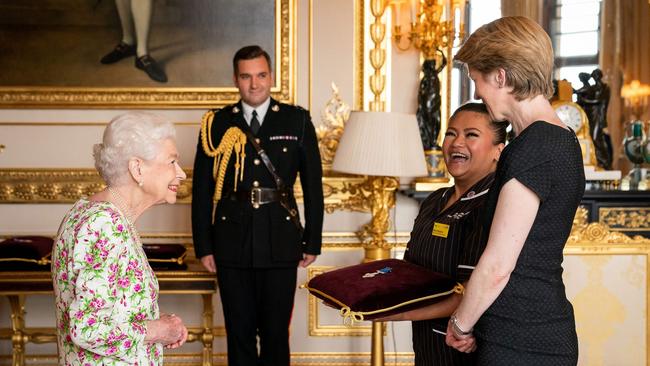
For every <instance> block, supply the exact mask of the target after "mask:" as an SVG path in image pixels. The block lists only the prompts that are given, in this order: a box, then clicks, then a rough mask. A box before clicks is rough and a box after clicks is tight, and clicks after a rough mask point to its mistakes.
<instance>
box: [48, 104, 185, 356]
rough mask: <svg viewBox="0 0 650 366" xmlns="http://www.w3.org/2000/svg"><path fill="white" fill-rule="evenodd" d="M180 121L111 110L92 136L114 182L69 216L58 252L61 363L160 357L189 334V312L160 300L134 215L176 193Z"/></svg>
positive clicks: (100, 164) (102, 167)
mask: <svg viewBox="0 0 650 366" xmlns="http://www.w3.org/2000/svg"><path fill="white" fill-rule="evenodd" d="M174 139H175V130H174V127H173V125H172V124H171V123H170V122H168V121H166V120H164V119H162V118H160V117H158V116H155V115H152V114H147V113H126V114H123V115H121V116H118V117H116V118H114V119H113V120H112V121H111V122H110V124H109V125H108V126H107V128H106V130H105V131H104V137H103V143H101V144H96V145H95V146H94V157H95V166H96V168H97V170H98V171H99V173H100V175H101V176H102V178H103V179H104V180H105V181H106V184H107V188H106V189H105V190H103V191H101V192H99V193H97V194H95V195H93V196H91V197H88V198H85V197H84V198H81V199H80V200H79V201H77V202H76V203H75V204H74V206H73V207H72V209H70V211H69V212H68V214H67V215H66V216H65V218H64V219H63V222H62V223H61V226H60V228H59V231H58V234H57V237H56V239H55V244H54V250H53V254H52V280H53V283H54V293H55V296H56V316H57V328H58V332H57V333H58V336H57V338H58V351H59V364H60V365H147V366H150V365H159V364H162V349H163V347H166V348H176V347H179V346H181V345H182V344H183V343H184V342H185V340H186V339H187V329H186V328H185V326H184V325H183V322H182V320H181V319H180V318H179V317H178V316H175V315H173V314H160V312H159V310H158V281H157V280H156V276H155V274H154V273H153V271H152V270H151V267H150V266H149V263H148V262H147V257H146V255H145V253H144V251H143V249H142V244H141V242H140V237H139V235H138V232H137V231H136V229H135V226H134V223H135V221H136V220H137V218H138V217H139V216H140V215H141V214H142V213H143V212H144V211H145V210H147V209H148V208H150V207H152V206H153V205H156V204H161V203H174V202H176V192H177V189H178V186H179V185H180V182H181V180H183V179H185V178H186V176H185V173H184V172H183V170H182V169H181V167H180V166H179V164H178V151H177V149H176V144H175V140H174Z"/></svg>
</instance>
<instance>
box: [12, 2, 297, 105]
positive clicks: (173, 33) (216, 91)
mask: <svg viewBox="0 0 650 366" xmlns="http://www.w3.org/2000/svg"><path fill="white" fill-rule="evenodd" d="M13 1H15V2H16V3H19V2H20V0H13ZM296 1H297V0H274V1H271V2H264V4H262V5H263V6H262V8H264V9H263V13H264V14H259V16H255V17H253V16H245V15H246V14H249V13H250V11H251V9H253V8H255V9H258V8H259V7H260V6H258V5H260V4H259V3H258V2H256V0H241V1H236V2H231V1H227V0H199V1H196V2H191V5H190V4H189V3H187V2H184V1H180V2H154V3H153V8H154V9H153V15H152V17H151V26H150V27H149V28H150V31H149V33H150V35H149V37H148V38H149V40H148V42H147V43H148V45H149V47H148V52H149V53H150V54H151V56H152V57H154V58H155V59H156V60H157V61H158V63H159V64H160V65H162V67H163V69H164V70H165V72H166V73H167V76H168V82H166V83H160V82H156V81H154V80H152V79H150V78H149V77H147V74H145V73H144V72H143V71H142V70H138V69H137V68H136V67H135V57H133V56H130V57H128V58H125V59H122V60H120V61H118V62H115V63H114V64H108V65H107V64H102V63H101V62H100V59H101V58H102V55H104V54H106V53H107V52H109V51H110V50H111V49H113V47H115V45H116V44H117V43H118V42H120V37H121V30H120V22H119V20H120V18H119V17H118V12H117V11H116V8H115V2H114V1H110V0H109V1H102V2H96V4H94V5H93V4H92V3H93V2H89V3H88V4H86V5H87V6H84V7H83V9H81V8H80V7H79V6H78V4H77V5H75V4H76V3H74V2H72V1H69V0H65V1H60V2H57V3H56V4H52V5H51V6H48V7H41V6H40V5H34V6H35V8H34V9H31V10H30V9H25V7H24V6H22V5H21V6H12V5H11V4H9V3H8V4H5V5H0V35H4V36H6V37H7V38H6V39H12V42H11V44H8V45H7V47H8V49H5V50H4V51H7V52H4V51H3V52H2V54H0V67H2V68H3V69H4V70H5V71H8V72H7V73H5V74H4V75H3V76H0V108H156V109H160V108H175V109H178V108H206V107H215V106H223V105H226V104H230V103H234V102H236V101H237V100H238V99H239V94H238V92H237V89H236V88H235V87H234V86H233V83H232V77H231V75H232V56H233V54H234V52H235V51H236V50H237V49H239V48H240V47H243V46H245V45H248V44H259V45H260V46H262V47H263V48H265V49H266V50H267V51H268V52H269V54H270V55H271V58H272V66H273V71H274V79H275V85H274V87H273V88H272V94H273V97H274V98H276V99H278V100H280V101H283V102H288V103H293V102H294V101H295V63H296V54H295V37H296V36H295V32H296V21H295V17H296V8H297V7H296ZM20 3H21V4H22V2H20ZM255 4H257V5H255ZM28 7H29V6H28ZM3 8H5V9H4V10H3ZM5 10H6V11H5ZM198 23H200V24H201V25H196V24H198ZM266 28H271V29H266ZM53 45H56V47H52V46H53ZM12 70H13V71H12Z"/></svg>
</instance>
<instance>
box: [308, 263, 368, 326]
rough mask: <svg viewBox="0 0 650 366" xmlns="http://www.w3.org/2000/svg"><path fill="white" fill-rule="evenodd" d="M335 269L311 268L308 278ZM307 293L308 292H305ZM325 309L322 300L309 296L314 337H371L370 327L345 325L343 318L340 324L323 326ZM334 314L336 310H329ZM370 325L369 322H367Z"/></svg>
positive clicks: (310, 321) (310, 322)
mask: <svg viewBox="0 0 650 366" xmlns="http://www.w3.org/2000/svg"><path fill="white" fill-rule="evenodd" d="M333 268H335V267H333V266H310V267H309V268H307V271H308V272H307V278H308V280H311V279H312V278H314V277H316V276H318V275H319V274H322V273H324V272H326V271H328V270H331V269H333ZM304 291H307V290H304ZM321 307H325V305H323V304H322V302H321V300H319V299H317V298H316V297H315V296H311V295H309V310H308V313H309V335H310V336H312V337H357V336H364V337H367V336H370V334H371V330H372V328H371V326H370V325H350V326H348V325H344V324H343V318H341V319H337V320H338V324H321V321H320V308H321ZM328 310H329V311H330V312H334V311H335V310H334V309H328ZM366 323H369V322H366Z"/></svg>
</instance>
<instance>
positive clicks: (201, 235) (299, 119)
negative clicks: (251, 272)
mask: <svg viewBox="0 0 650 366" xmlns="http://www.w3.org/2000/svg"><path fill="white" fill-rule="evenodd" d="M230 127H237V128H239V129H241V130H242V131H250V127H249V125H248V123H247V122H246V120H245V119H244V115H243V108H242V106H241V101H240V102H239V103H237V104H234V105H230V106H227V107H225V108H223V109H221V110H215V116H214V119H213V123H212V128H211V131H209V133H210V134H211V136H212V143H213V145H214V146H218V144H219V143H220V142H221V139H222V137H223V136H224V134H225V132H226V131H227V130H228V129H229V128H230ZM256 137H257V139H259V144H260V145H261V147H262V149H264V151H266V154H267V155H268V156H269V158H270V160H271V162H272V163H273V166H274V167H275V170H276V172H277V174H278V175H279V176H280V177H281V178H282V179H283V180H284V184H285V186H286V187H287V188H289V189H290V190H292V188H293V186H294V183H295V181H296V178H297V175H298V173H299V174H300V182H301V185H302V191H303V197H304V208H305V209H304V215H305V218H304V223H305V230H304V232H303V234H302V236H301V235H300V231H299V229H298V228H297V226H296V225H295V224H294V223H293V222H292V221H291V220H290V217H289V213H288V212H287V210H286V209H285V208H284V207H282V206H281V205H280V202H271V203H267V204H264V205H261V206H260V207H259V208H257V209H255V208H253V206H252V205H251V203H250V202H246V201H242V200H237V199H235V198H234V197H230V198H229V192H232V191H234V183H235V161H236V158H235V153H233V155H232V157H231V158H230V161H229V164H228V168H227V171H226V174H225V179H224V181H223V191H222V194H223V198H222V199H221V200H219V201H218V202H217V206H216V208H215V211H214V221H213V220H212V211H213V195H214V191H215V180H214V178H213V162H214V159H213V158H211V157H208V156H207V155H206V154H205V152H204V151H203V148H202V144H201V138H200V136H199V144H198V147H197V153H196V158H195V160H194V175H193V184H192V234H193V240H194V247H195V252H196V257H197V258H200V257H202V256H205V255H208V254H214V257H215V262H216V264H217V265H226V266H233V267H259V268H264V267H290V266H295V265H296V264H297V262H298V261H299V260H300V259H302V254H303V253H307V254H316V255H317V254H320V248H321V239H322V227H323V210H324V203H323V188H322V167H321V160H320V153H319V150H318V141H317V138H316V131H315V129H314V126H313V124H312V122H311V118H310V116H309V112H308V111H306V110H304V109H302V108H300V107H296V106H292V105H288V104H284V103H279V102H277V101H275V100H274V99H271V103H270V105H269V109H268V111H267V112H266V115H265V117H264V121H263V122H262V126H261V128H260V130H259V131H258V133H257V135H256ZM245 153H246V157H245V159H244V164H243V169H244V171H243V180H242V181H238V182H237V190H238V191H239V190H246V191H250V190H251V189H252V188H253V187H255V186H258V187H264V188H274V189H275V188H277V186H276V184H275V182H274V180H273V177H272V175H271V174H270V173H269V171H268V169H267V168H266V166H265V165H264V163H263V162H262V159H261V158H260V156H259V155H258V154H257V152H256V151H255V148H254V147H253V146H252V145H251V144H250V143H249V142H247V143H246V145H245ZM290 206H291V207H292V208H297V206H296V201H295V198H294V197H293V195H292V196H291V197H290Z"/></svg>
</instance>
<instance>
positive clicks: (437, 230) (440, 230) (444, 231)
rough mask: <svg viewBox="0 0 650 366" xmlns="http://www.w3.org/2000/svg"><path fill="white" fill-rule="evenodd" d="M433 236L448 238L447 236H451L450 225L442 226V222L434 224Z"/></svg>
mask: <svg viewBox="0 0 650 366" xmlns="http://www.w3.org/2000/svg"><path fill="white" fill-rule="evenodd" d="M431 235H433V236H439V237H441V238H446V237H447V235H449V225H447V224H442V223H440V222H434V223H433V232H432V233H431Z"/></svg>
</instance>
